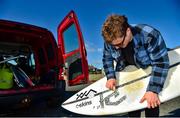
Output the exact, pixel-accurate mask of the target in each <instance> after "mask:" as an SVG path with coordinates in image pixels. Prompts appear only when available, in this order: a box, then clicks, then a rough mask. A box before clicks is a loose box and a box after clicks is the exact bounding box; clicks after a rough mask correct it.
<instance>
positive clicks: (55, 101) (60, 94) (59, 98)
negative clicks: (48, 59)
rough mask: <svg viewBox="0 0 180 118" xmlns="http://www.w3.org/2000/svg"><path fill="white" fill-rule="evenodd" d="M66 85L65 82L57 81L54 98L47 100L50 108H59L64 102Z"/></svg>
mask: <svg viewBox="0 0 180 118" xmlns="http://www.w3.org/2000/svg"><path fill="white" fill-rule="evenodd" d="M65 86H66V83H65V81H64V80H61V81H57V83H56V89H55V91H54V94H53V96H52V97H49V98H48V99H47V106H48V107H59V106H61V104H62V103H63V101H64V92H65Z"/></svg>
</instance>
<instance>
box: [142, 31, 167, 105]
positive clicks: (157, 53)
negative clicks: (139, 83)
mask: <svg viewBox="0 0 180 118" xmlns="http://www.w3.org/2000/svg"><path fill="white" fill-rule="evenodd" d="M147 42H148V43H147V44H146V49H147V51H148V53H149V57H150V59H151V61H152V62H151V65H152V74H151V78H150V82H149V85H148V87H147V92H146V93H145V94H144V96H143V97H142V99H141V100H140V103H142V102H144V101H145V100H146V101H147V107H148V108H154V107H157V106H159V105H160V100H159V97H158V93H159V92H161V90H162V88H163V85H164V82H165V80H166V77H167V74H168V68H169V58H168V54H167V48H166V45H165V42H164V40H163V38H162V36H161V34H160V33H159V32H158V31H157V30H153V31H151V33H150V34H149V35H148V40H147Z"/></svg>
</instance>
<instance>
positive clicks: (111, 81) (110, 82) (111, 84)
mask: <svg viewBox="0 0 180 118" xmlns="http://www.w3.org/2000/svg"><path fill="white" fill-rule="evenodd" d="M106 87H107V88H109V89H110V90H113V91H115V89H116V79H115V78H110V79H108V80H107V82H106Z"/></svg>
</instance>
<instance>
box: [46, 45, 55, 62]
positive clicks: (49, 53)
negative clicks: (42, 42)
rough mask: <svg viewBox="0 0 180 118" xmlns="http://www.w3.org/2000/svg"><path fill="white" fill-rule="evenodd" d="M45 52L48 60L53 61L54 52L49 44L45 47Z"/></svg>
mask: <svg viewBox="0 0 180 118" xmlns="http://www.w3.org/2000/svg"><path fill="white" fill-rule="evenodd" d="M46 52H47V56H48V60H53V59H54V51H53V48H52V45H51V44H48V45H46Z"/></svg>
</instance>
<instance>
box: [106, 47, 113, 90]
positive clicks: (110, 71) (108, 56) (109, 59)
mask: <svg viewBox="0 0 180 118" xmlns="http://www.w3.org/2000/svg"><path fill="white" fill-rule="evenodd" d="M103 67H104V71H105V74H106V77H107V82H106V87H107V88H109V89H110V90H115V87H116V76H115V71H114V65H113V57H112V55H111V52H110V49H109V47H108V45H107V44H104V51H103Z"/></svg>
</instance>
